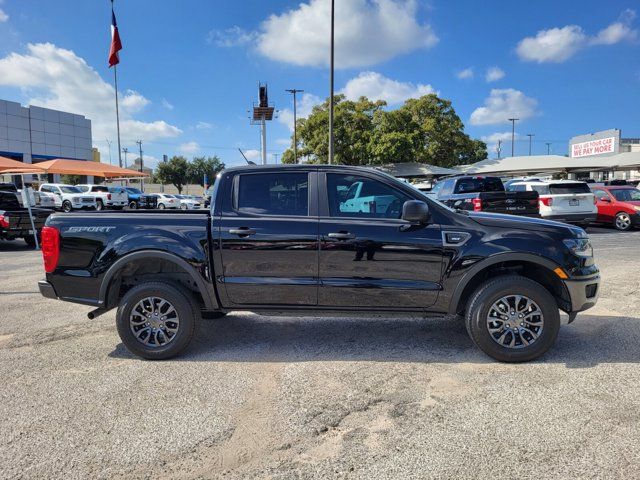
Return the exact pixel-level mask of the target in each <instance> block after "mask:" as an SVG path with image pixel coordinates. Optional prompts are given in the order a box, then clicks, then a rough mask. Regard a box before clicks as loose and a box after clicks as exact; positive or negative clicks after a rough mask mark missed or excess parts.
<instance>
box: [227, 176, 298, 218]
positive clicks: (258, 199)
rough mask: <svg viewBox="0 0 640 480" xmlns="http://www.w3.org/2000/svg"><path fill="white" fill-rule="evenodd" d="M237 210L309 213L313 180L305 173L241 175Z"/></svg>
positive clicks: (273, 213) (285, 214)
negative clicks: (310, 187) (310, 185)
mask: <svg viewBox="0 0 640 480" xmlns="http://www.w3.org/2000/svg"><path fill="white" fill-rule="evenodd" d="M237 185H238V186H237V202H236V209H237V210H238V211H239V212H242V213H251V214H259V215H278V216H306V215H308V214H309V181H308V175H307V173H306V172H304V173H302V172H301V173H269V174H259V175H239V178H238V184H237Z"/></svg>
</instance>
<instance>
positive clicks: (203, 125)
mask: <svg viewBox="0 0 640 480" xmlns="http://www.w3.org/2000/svg"><path fill="white" fill-rule="evenodd" d="M214 127H215V125H214V124H213V123H209V122H198V123H197V124H196V130H211V129H213V128H214Z"/></svg>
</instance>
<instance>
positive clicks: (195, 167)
mask: <svg viewBox="0 0 640 480" xmlns="http://www.w3.org/2000/svg"><path fill="white" fill-rule="evenodd" d="M222 170H224V163H223V162H221V161H220V159H219V158H218V156H217V155H214V156H213V157H194V158H193V161H192V162H191V163H189V181H190V182H193V183H197V184H198V185H200V186H201V187H203V186H204V176H205V175H206V176H207V177H208V179H209V184H210V185H211V184H212V183H213V181H214V179H215V178H216V175H217V174H218V172H220V171H222Z"/></svg>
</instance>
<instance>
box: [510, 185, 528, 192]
mask: <svg viewBox="0 0 640 480" xmlns="http://www.w3.org/2000/svg"><path fill="white" fill-rule="evenodd" d="M507 191H508V192H526V191H527V186H526V185H513V184H511V185H509V186H508V187H507Z"/></svg>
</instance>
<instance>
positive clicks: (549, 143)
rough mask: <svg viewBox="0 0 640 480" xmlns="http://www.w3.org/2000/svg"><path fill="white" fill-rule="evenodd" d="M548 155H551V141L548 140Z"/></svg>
mask: <svg viewBox="0 0 640 480" xmlns="http://www.w3.org/2000/svg"><path fill="white" fill-rule="evenodd" d="M546 145H547V155H551V142H547V143H546Z"/></svg>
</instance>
